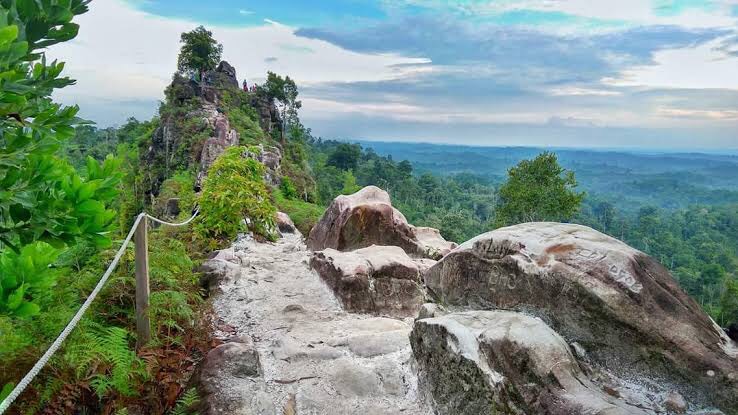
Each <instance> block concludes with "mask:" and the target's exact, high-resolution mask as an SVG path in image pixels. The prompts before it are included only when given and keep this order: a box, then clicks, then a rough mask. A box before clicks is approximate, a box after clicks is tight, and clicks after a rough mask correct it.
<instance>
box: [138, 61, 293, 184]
mask: <svg viewBox="0 0 738 415" xmlns="http://www.w3.org/2000/svg"><path fill="white" fill-rule="evenodd" d="M238 89H239V82H238V78H237V77H236V70H235V68H233V66H231V65H230V64H228V62H225V61H223V62H220V64H219V65H218V67H217V68H216V69H214V70H212V71H207V72H205V73H204V75H203V78H202V82H197V81H195V80H193V79H189V78H186V77H183V76H181V75H179V74H177V75H175V76H174V79H173V80H172V84H171V85H170V86H169V87H168V88H167V101H168V103H169V104H170V105H172V106H173V107H175V108H177V109H179V110H182V109H184V110H186V113H181V112H178V111H174V112H173V113H166V114H162V118H161V124H160V126H159V127H158V128H157V129H156V130H155V131H154V133H153V134H152V137H151V145H150V146H149V148H148V149H147V151H146V152H145V153H143V154H142V162H143V163H144V164H145V165H147V166H150V167H149V168H148V169H147V174H148V176H149V177H148V180H147V181H148V187H149V188H148V189H147V193H148V194H150V195H153V196H156V195H158V194H159V189H160V186H161V183H162V182H163V181H164V180H166V179H167V178H168V177H169V176H170V175H171V174H172V173H173V172H174V171H176V170H180V169H184V168H187V167H189V166H191V165H197V167H198V169H197V171H198V173H197V180H196V185H195V187H196V190H197V189H199V188H200V186H201V185H202V181H203V179H204V177H205V175H206V173H207V169H208V168H209V167H210V166H211V165H212V163H213V161H215V159H216V158H217V157H218V156H219V155H221V154H222V153H223V151H224V150H225V149H226V148H227V147H230V146H234V145H238V144H239V142H240V139H239V134H238V132H237V131H236V130H235V129H234V128H233V127H232V126H231V124H230V121H229V120H228V116H227V114H225V113H223V110H222V108H221V106H220V104H221V97H222V94H223V92H224V91H227V90H238ZM195 98H197V99H200V102H201V104H200V105H199V106H197V107H196V108H191V106H188V105H190V104H191V102H192V100H193V99H195ZM250 99H251V102H250V104H251V105H252V106H253V107H254V108H255V109H256V111H257V113H258V114H259V117H260V119H259V124H260V125H261V127H262V130H263V131H264V133H265V134H267V135H272V134H273V130H274V129H278V130H279V129H281V125H282V122H281V118H280V116H279V111H278V110H277V108H276V106H275V105H274V102H273V100H272V99H271V98H270V97H268V96H267V95H266V94H265V93H264V92H263V91H259V92H257V93H252V95H251V97H250ZM190 120H201V122H200V123H199V125H196V126H195V127H194V130H193V127H191V126H190V127H189V129H187V130H184V125H185V124H186V121H190ZM203 133H207V134H210V136H209V137H208V138H206V139H205V140H203V141H198V142H193V141H192V140H193V136H197V135H199V134H203ZM278 133H279V131H277V134H278ZM206 137H207V136H206ZM263 150H264V151H263V152H262V156H261V157H263V158H264V162H265V164H266V163H269V164H270V165H271V168H270V166H267V169H268V170H269V171H270V172H278V168H279V163H280V161H281V157H282V156H281V151H280V150H279V149H277V148H274V147H267V148H264V149H263ZM260 161H262V160H260ZM267 179H268V180H269V183H270V184H272V185H279V182H278V180H279V175H278V173H276V174H271V175H268V177H267Z"/></svg>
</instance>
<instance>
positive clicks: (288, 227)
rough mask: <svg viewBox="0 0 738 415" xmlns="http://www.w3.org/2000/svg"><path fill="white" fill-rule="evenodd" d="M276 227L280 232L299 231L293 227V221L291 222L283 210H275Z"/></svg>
mask: <svg viewBox="0 0 738 415" xmlns="http://www.w3.org/2000/svg"><path fill="white" fill-rule="evenodd" d="M277 228H278V229H279V232H281V233H282V234H285V233H296V232H299V231H298V230H297V228H296V227H295V223H294V222H292V219H291V218H290V217H289V215H288V214H286V213H284V212H277Z"/></svg>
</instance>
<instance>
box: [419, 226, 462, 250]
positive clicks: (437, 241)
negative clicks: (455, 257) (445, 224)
mask: <svg viewBox="0 0 738 415" xmlns="http://www.w3.org/2000/svg"><path fill="white" fill-rule="evenodd" d="M415 238H416V239H417V240H418V243H419V244H420V245H421V246H422V247H423V249H424V250H425V254H426V256H428V257H429V258H443V257H444V256H446V255H448V253H449V252H451V251H452V250H453V249H454V248H456V247H457V245H456V243H455V242H448V241H447V240H445V239H443V236H441V232H440V231H439V230H438V229H435V228H428V227H425V226H417V227H415Z"/></svg>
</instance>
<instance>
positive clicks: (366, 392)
mask: <svg viewBox="0 0 738 415" xmlns="http://www.w3.org/2000/svg"><path fill="white" fill-rule="evenodd" d="M309 257H310V253H309V251H307V250H306V248H305V246H304V244H303V242H302V238H301V236H299V235H294V234H288V235H287V236H285V237H284V238H282V239H280V240H279V241H278V242H276V243H274V244H270V243H257V242H255V241H253V240H249V239H244V240H240V241H238V242H237V243H236V244H234V246H233V248H232V249H230V250H226V251H221V253H220V254H219V255H218V257H217V259H216V260H215V261H216V262H217V261H219V262H220V267H221V268H222V269H224V270H225V272H223V273H222V275H223V277H222V278H221V280H220V281H219V287H220V288H219V290H216V293H215V294H214V308H215V312H216V317H217V320H218V329H219V332H218V333H217V334H218V336H220V337H222V338H223V339H224V340H226V341H227V342H228V343H226V345H225V346H220V348H221V349H222V350H221V351H220V353H215V354H214V353H211V356H212V357H209V359H208V360H209V361H208V362H207V363H206V365H205V368H204V370H203V375H202V379H203V381H202V382H203V385H204V389H205V390H206V392H207V393H208V397H207V399H206V401H207V403H208V404H209V406H210V408H209V413H230V414H269V415H271V414H280V415H282V414H295V413H296V414H301V415H302V414H362V415H365V414H409V415H414V414H430V413H432V411H431V410H430V409H429V408H428V407H427V406H426V405H425V404H424V403H423V402H422V399H421V398H420V397H419V396H418V390H417V378H416V376H415V375H414V373H413V369H412V367H411V366H412V365H413V364H414V363H413V360H412V353H411V350H410V345H409V339H408V335H409V332H410V329H411V323H412V322H411V321H410V320H404V321H403V320H398V319H391V318H383V317H374V316H369V315H362V314H354V313H348V312H345V311H343V310H342V308H341V307H340V305H339V304H338V302H337V301H336V299H335V298H334V296H333V294H332V293H331V291H330V290H329V289H328V288H327V287H326V286H325V285H324V284H323V282H322V281H321V280H320V278H319V277H318V275H317V274H316V273H314V272H313V271H311V270H310V269H309V267H308V265H307V263H308V260H309ZM254 351H255V352H254ZM257 354H258V361H257V357H256V356H257Z"/></svg>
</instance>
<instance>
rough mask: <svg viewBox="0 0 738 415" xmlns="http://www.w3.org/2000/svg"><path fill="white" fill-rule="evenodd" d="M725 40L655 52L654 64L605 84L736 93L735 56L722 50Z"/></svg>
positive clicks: (737, 61)
mask: <svg viewBox="0 0 738 415" xmlns="http://www.w3.org/2000/svg"><path fill="white" fill-rule="evenodd" d="M726 40H727V39H726V38H719V39H715V40H713V41H711V42H707V43H704V44H701V45H698V46H694V47H682V48H675V49H667V50H660V51H657V52H655V53H654V56H653V64H651V65H643V66H635V67H632V68H628V69H626V70H623V71H622V73H621V74H620V75H619V76H618V77H617V78H611V79H607V80H606V81H607V83H609V84H612V85H626V86H649V87H667V88H693V89H705V88H720V89H733V90H738V82H736V74H738V56H735V55H732V54H730V53H726V51H725V50H724V48H722V47H721V46H722V45H723V44H724V42H725V41H726Z"/></svg>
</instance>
